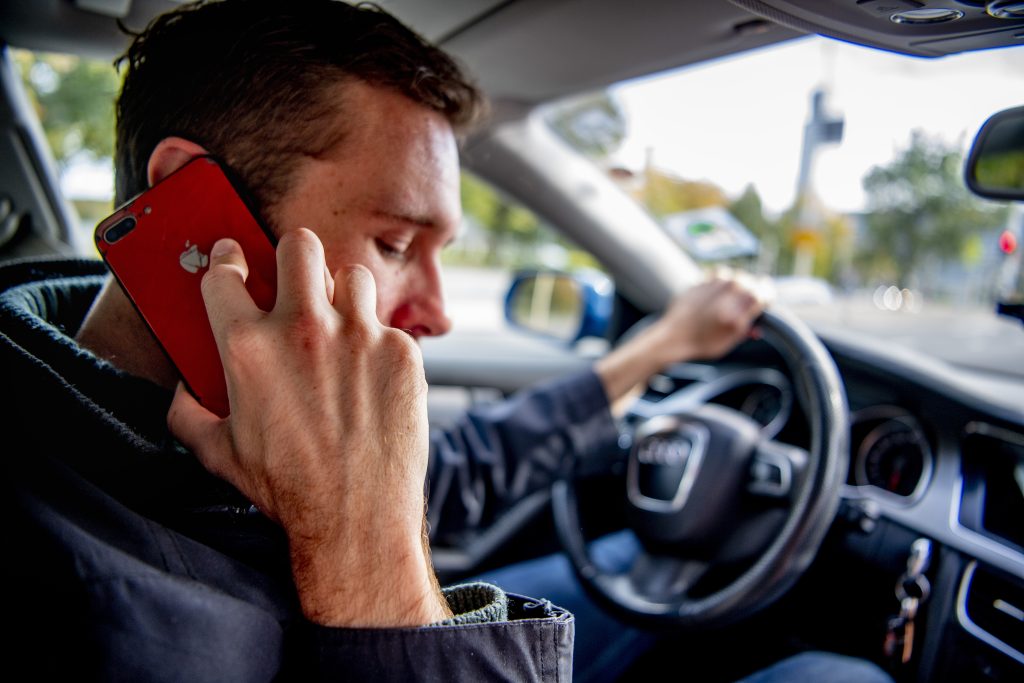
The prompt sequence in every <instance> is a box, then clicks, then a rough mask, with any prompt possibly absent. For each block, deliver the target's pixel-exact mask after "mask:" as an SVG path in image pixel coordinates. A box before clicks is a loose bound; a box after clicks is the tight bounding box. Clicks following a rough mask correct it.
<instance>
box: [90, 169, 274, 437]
mask: <svg viewBox="0 0 1024 683" xmlns="http://www.w3.org/2000/svg"><path fill="white" fill-rule="evenodd" d="M95 237H96V247H97V248H98V249H99V252H100V254H101V255H102V256H103V260H104V261H106V263H107V266H108V267H109V268H110V271H111V272H112V273H113V274H114V277H115V278H117V281H118V282H119V283H120V285H121V288H122V289H123V290H124V291H125V293H126V294H127V295H128V298H129V299H131V301H132V303H133V304H134V306H135V308H136V310H138V311H139V314H140V315H141V316H142V318H143V319H144V320H145V321H146V324H147V325H149V329H150V330H151V331H152V332H153V335H154V336H155V337H156V339H157V341H158V342H159V343H160V345H161V346H162V347H163V350H164V352H165V353H166V354H167V355H168V357H169V358H170V359H171V362H172V363H174V365H175V367H176V368H177V369H178V372H179V373H180V374H181V376H182V378H183V379H184V381H185V385H186V386H187V387H188V389H189V391H191V392H192V394H193V395H194V396H195V397H196V398H197V399H198V400H199V402H200V403H201V404H202V405H203V406H205V407H206V408H207V409H208V410H210V411H211V412H214V413H216V414H217V415H219V416H221V417H224V416H226V415H227V414H228V412H229V411H228V395H227V385H226V383H225V379H224V367H223V365H222V364H221V361H220V354H219V353H218V351H217V345H216V343H215V341H214V338H213V330H212V329H211V328H210V320H209V317H208V316H207V313H206V305H205V304H204V302H203V295H202V291H201V289H200V283H201V281H202V278H203V275H204V273H205V272H206V270H207V268H208V266H209V254H210V249H211V247H213V244H214V242H216V241H217V240H218V239H221V238H222V237H230V238H232V239H234V240H236V241H237V242H238V243H239V244H240V245H241V246H242V251H243V252H244V254H245V259H246V262H247V263H248V266H249V277H248V279H247V280H246V283H245V286H246V289H248V290H249V294H250V295H251V296H252V298H253V301H254V302H255V303H256V305H257V306H259V307H260V308H261V309H263V310H265V311H269V310H270V309H271V308H273V306H274V299H275V297H276V294H277V262H276V258H275V251H274V247H275V240H274V239H273V236H272V235H271V233H270V232H269V231H268V230H267V229H266V228H264V226H263V225H262V224H261V223H260V221H259V220H258V219H257V218H256V217H255V215H254V213H253V212H252V211H251V210H250V209H249V207H248V206H247V205H246V203H245V201H244V200H243V199H242V196H241V195H240V194H239V192H238V190H237V189H236V188H235V186H234V184H232V182H231V180H230V179H229V178H228V175H227V173H226V172H225V169H224V168H222V167H221V165H220V164H219V163H218V162H217V161H216V160H215V159H213V158H212V157H209V156H202V157H197V158H195V159H193V160H191V161H189V162H188V163H187V164H185V165H184V166H182V167H181V168H180V169H178V170H177V171H175V172H174V173H172V174H170V175H169V176H167V177H166V178H164V179H163V180H162V181H160V182H159V183H157V184H156V185H154V186H153V187H151V188H149V189H148V190H146V191H145V192H143V193H142V194H140V195H138V196H137V197H135V198H134V199H132V200H131V201H129V202H128V203H126V204H125V205H124V206H122V207H121V208H120V209H118V210H117V211H116V212H114V214H112V215H111V216H109V217H108V218H106V219H105V220H104V221H103V222H102V223H100V224H99V226H97V228H96V233H95Z"/></svg>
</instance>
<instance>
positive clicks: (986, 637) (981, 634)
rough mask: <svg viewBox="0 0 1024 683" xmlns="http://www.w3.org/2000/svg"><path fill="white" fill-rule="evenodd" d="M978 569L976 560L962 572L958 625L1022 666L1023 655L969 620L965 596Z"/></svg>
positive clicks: (957, 616) (957, 601) (958, 595)
mask: <svg viewBox="0 0 1024 683" xmlns="http://www.w3.org/2000/svg"><path fill="white" fill-rule="evenodd" d="M977 569H978V562H977V560H975V561H972V562H971V563H970V564H969V565H967V569H965V570H964V575H963V578H962V579H960V590H959V591H958V592H957V598H956V620H957V621H958V622H959V623H960V626H962V627H963V629H964V630H965V631H967V632H968V633H970V634H971V635H972V636H974V637H975V638H977V639H978V640H980V641H982V642H984V643H986V644H988V645H990V646H992V647H994V648H995V649H997V650H999V651H1000V652H1002V653H1003V654H1005V655H1007V656H1008V657H1011V658H1013V659H1015V660H1016V661H1018V662H1020V663H1021V664H1024V653H1021V652H1018V651H1017V650H1015V649H1014V648H1012V647H1010V646H1009V645H1007V644H1006V643H1004V642H1003V641H1002V640H1000V639H999V638H997V637H995V636H994V635H992V634H991V633H989V632H988V631H986V630H985V629H983V628H981V627H980V626H978V625H977V624H976V623H974V621H973V620H972V619H971V616H970V614H969V613H968V611H967V596H968V595H969V593H970V590H971V581H972V580H973V579H974V574H975V572H976V571H977Z"/></svg>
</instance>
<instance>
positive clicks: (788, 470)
mask: <svg viewBox="0 0 1024 683" xmlns="http://www.w3.org/2000/svg"><path fill="white" fill-rule="evenodd" d="M806 462H807V452H806V451H804V450H803V449H800V448H796V447H794V446H787V445H786V444H782V443H779V442H778V441H765V442H763V443H761V445H760V446H758V448H757V451H756V452H755V453H754V458H753V460H752V461H751V463H750V481H749V483H748V484H747V489H748V490H749V491H750V492H751V493H756V494H757V495H761V496H768V497H770V498H786V497H788V496H789V493H790V491H792V490H793V479H794V477H795V472H796V471H798V470H801V469H802V468H803V467H804V465H805V464H806Z"/></svg>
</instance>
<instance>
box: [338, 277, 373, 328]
mask: <svg viewBox="0 0 1024 683" xmlns="http://www.w3.org/2000/svg"><path fill="white" fill-rule="evenodd" d="M334 288H335V289H334V291H335V296H334V308H335V309H336V310H337V311H338V313H340V314H341V316H342V317H343V318H356V319H362V320H365V321H370V320H373V321H376V320H377V284H376V282H375V281H374V279H373V274H372V273H370V271H369V270H368V269H367V268H365V267H364V266H359V265H354V266H346V267H344V268H342V269H341V270H339V271H338V274H337V275H336V276H335V278H334Z"/></svg>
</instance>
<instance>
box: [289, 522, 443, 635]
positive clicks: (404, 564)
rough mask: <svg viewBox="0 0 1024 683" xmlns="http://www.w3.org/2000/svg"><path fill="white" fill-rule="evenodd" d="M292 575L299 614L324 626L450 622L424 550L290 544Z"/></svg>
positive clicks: (409, 543) (347, 542)
mask: <svg viewBox="0 0 1024 683" xmlns="http://www.w3.org/2000/svg"><path fill="white" fill-rule="evenodd" d="M290 550H291V564H292V574H293V576H294V578H295V585H296V589H297V591H298V594H299V601H300V603H301V605H302V611H303V614H304V615H305V616H306V618H307V619H309V620H310V621H312V622H315V623H318V624H322V625H324V626H337V627H350V628H384V627H409V626H424V625H427V624H431V623H435V622H438V621H443V620H444V619H447V618H449V617H451V610H450V609H449V608H448V604H447V601H446V600H445V599H444V597H443V596H442V595H441V593H440V590H439V588H438V585H437V581H436V579H435V578H434V575H433V569H432V568H431V566H430V562H429V559H428V556H427V554H426V551H425V549H424V548H423V546H422V545H421V543H420V542H419V535H418V534H415V535H413V537H411V538H409V539H408V540H401V541H396V540H393V539H386V538H374V537H373V536H372V535H371V534H370V533H364V534H363V535H362V536H361V538H352V539H341V538H339V539H337V541H336V542H326V543H325V542H303V541H299V542H295V541H292V542H290Z"/></svg>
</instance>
